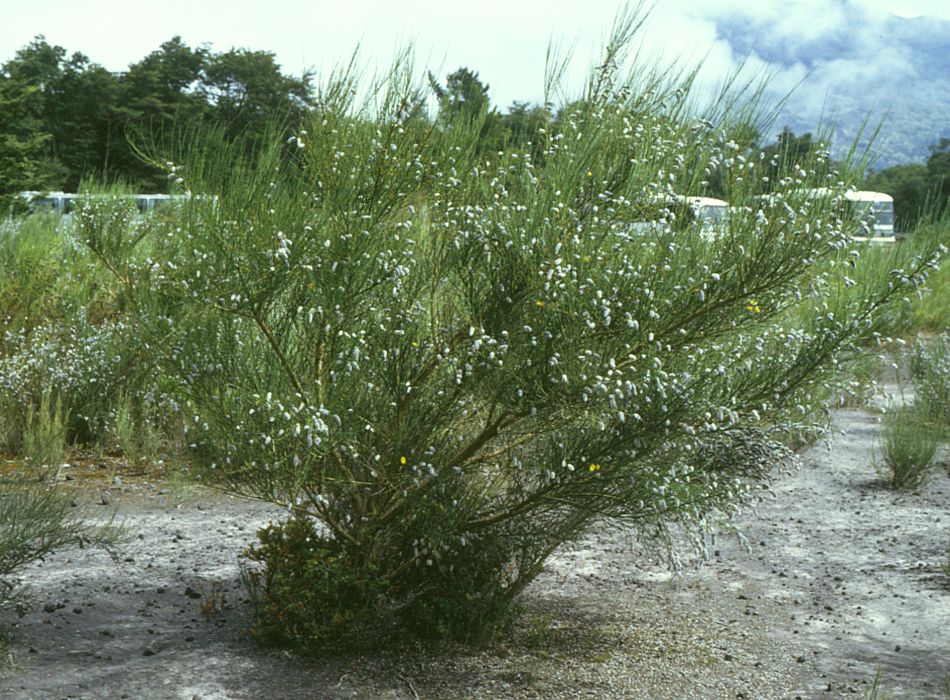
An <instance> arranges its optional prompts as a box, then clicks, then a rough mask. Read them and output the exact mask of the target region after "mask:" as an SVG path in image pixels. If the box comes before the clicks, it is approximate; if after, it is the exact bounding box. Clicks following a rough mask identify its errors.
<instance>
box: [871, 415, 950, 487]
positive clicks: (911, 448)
mask: <svg viewBox="0 0 950 700" xmlns="http://www.w3.org/2000/svg"><path fill="white" fill-rule="evenodd" d="M939 447H940V433H939V431H938V430H937V429H936V428H935V427H934V425H933V424H932V423H931V422H930V420H929V419H928V417H927V415H926V414H924V413H923V412H922V411H921V410H920V409H919V407H917V406H916V405H915V406H908V407H902V408H898V409H896V410H894V411H891V412H888V413H887V414H885V416H884V420H883V425H882V428H881V443H880V453H881V460H882V463H883V467H884V469H885V472H886V474H887V477H888V483H889V485H890V486H891V487H892V488H895V489H916V488H919V487H920V486H921V485H922V484H923V483H924V482H925V481H926V480H927V478H928V477H929V476H930V474H931V472H932V471H933V469H934V466H935V465H934V456H935V455H936V454H937V448H939Z"/></svg>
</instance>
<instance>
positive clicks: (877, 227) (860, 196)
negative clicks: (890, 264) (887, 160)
mask: <svg viewBox="0 0 950 700" xmlns="http://www.w3.org/2000/svg"><path fill="white" fill-rule="evenodd" d="M844 196H845V199H847V200H848V205H849V208H850V210H851V215H852V216H853V217H854V218H855V219H857V220H858V221H859V222H861V224H863V226H864V227H865V229H866V231H867V234H866V235H863V236H855V240H856V241H870V242H871V243H893V242H894V241H895V240H896V239H895V237H894V198H893V197H891V195H889V194H885V193H883V192H867V191H863V190H859V191H856V192H845V195H844Z"/></svg>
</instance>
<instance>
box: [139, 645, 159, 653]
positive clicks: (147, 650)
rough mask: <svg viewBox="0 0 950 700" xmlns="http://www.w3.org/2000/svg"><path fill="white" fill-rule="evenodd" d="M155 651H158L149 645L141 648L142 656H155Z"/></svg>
mask: <svg viewBox="0 0 950 700" xmlns="http://www.w3.org/2000/svg"><path fill="white" fill-rule="evenodd" d="M157 653H158V652H157V651H155V649H153V648H152V647H151V645H149V646H147V647H145V648H144V649H143V650H142V656H155V654H157Z"/></svg>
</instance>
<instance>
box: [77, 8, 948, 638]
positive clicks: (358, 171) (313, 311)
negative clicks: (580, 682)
mask: <svg viewBox="0 0 950 700" xmlns="http://www.w3.org/2000/svg"><path fill="white" fill-rule="evenodd" d="M625 26H626V25H625ZM627 28H628V27H627ZM618 35H619V36H620V37H621V38H622V37H624V36H626V35H627V34H626V28H625V27H621V29H620V30H619V32H618ZM610 55H611V60H609V61H605V62H604V63H603V64H602V65H601V67H600V68H599V69H598V70H597V71H596V72H595V75H594V76H593V78H592V79H591V81H590V88H589V91H588V94H586V95H585V96H584V98H583V99H582V100H579V101H577V102H575V103H573V104H572V106H571V107H569V108H566V109H564V110H562V112H561V113H560V114H559V116H558V127H557V130H556V133H555V134H552V135H551V136H550V138H546V140H545V141H544V144H543V149H542V152H541V153H540V154H535V153H534V152H533V151H532V150H529V149H526V148H525V149H518V148H512V149H509V150H505V151H503V152H501V153H498V152H486V151H484V150H482V149H481V148H480V144H481V143H482V139H483V127H484V120H483V117H484V114H485V112H484V110H482V109H479V112H478V114H479V118H477V119H455V120H453V121H452V122H451V123H448V124H437V125H435V126H433V125H431V124H430V123H429V122H428V120H426V119H424V118H423V117H422V116H421V115H419V114H418V113H417V112H415V111H413V110H411V109H408V107H409V106H411V105H413V104H416V99H417V98H418V95H419V87H418V86H416V85H414V84H413V82H412V80H411V79H409V77H408V75H407V74H406V73H405V72H400V70H396V71H395V72H394V73H393V74H392V75H390V76H388V77H387V78H385V79H383V80H380V81H378V82H377V83H376V84H374V85H373V86H371V89H370V90H368V91H360V90H358V89H357V82H358V81H357V79H356V77H355V76H353V75H343V76H336V77H334V78H331V79H330V80H329V81H328V83H327V84H326V85H325V86H324V87H323V88H322V89H321V92H320V95H319V99H318V100H317V105H318V107H317V109H316V110H315V112H314V114H313V117H312V119H311V120H310V122H309V123H308V124H307V125H306V128H305V129H301V130H300V131H299V132H297V133H296V134H295V135H294V136H293V137H292V138H291V139H289V140H288V139H287V138H286V136H285V133H284V131H283V124H275V125H272V126H271V131H270V132H269V133H268V136H267V138H265V139H264V140H263V141H262V142H261V143H262V144H263V145H262V146H261V147H259V148H248V143H247V142H244V143H235V142H234V141H233V140H231V139H229V137H228V135H227V133H225V132H224V131H223V130H221V129H217V130H214V129H211V130H205V131H198V132H196V133H195V134H194V135H193V136H192V137H191V138H189V139H187V140H183V141H181V142H180V143H179V144H178V145H177V148H175V149H174V150H172V151H170V152H161V151H160V149H159V152H156V153H155V154H154V157H153V162H154V164H155V165H158V166H162V167H165V168H166V170H167V172H168V175H169V176H171V177H172V178H173V179H175V180H181V183H180V184H181V187H182V188H186V189H187V190H188V191H190V192H192V193H195V194H200V195H201V196H200V197H193V198H192V199H190V200H189V201H187V202H186V203H185V205H184V206H183V207H182V208H181V209H180V211H177V212H174V213H173V214H172V215H171V216H170V217H169V218H168V219H167V220H165V221H164V222H161V223H160V224H159V225H156V226H155V227H153V228H151V229H149V230H148V231H147V232H145V233H144V235H143V236H142V237H141V238H138V237H137V234H135V233H134V232H131V231H130V232H129V233H128V234H127V235H122V234H117V235H116V236H107V235H101V234H100V233H97V231H96V230H92V229H90V228H87V227H86V225H85V223H84V222H85V220H80V224H81V228H80V236H81V238H82V239H83V240H86V241H88V242H89V245H90V247H91V249H92V250H93V251H94V252H95V254H96V255H97V256H98V257H99V258H100V260H101V261H102V263H103V264H104V265H105V266H106V267H108V268H109V269H111V270H113V271H114V273H115V275H116V277H117V279H119V280H121V281H122V284H123V285H124V286H125V290H126V291H125V295H126V298H127V299H128V300H129V304H130V306H131V307H132V308H134V309H135V314H134V319H135V322H136V323H137V332H136V335H137V337H139V338H140V339H141V340H142V341H143V343H144V344H146V345H147V347H148V348H149V352H150V362H151V363H153V364H155V365H157V366H159V367H161V369H162V371H163V372H165V373H166V374H167V375H168V376H171V377H175V378H176V380H177V383H176V385H175V387H174V389H173V390H172V391H173V399H174V401H176V402H177V403H178V404H179V405H181V406H182V407H183V412H184V413H185V414H186V415H187V416H188V426H189V433H188V437H187V440H188V442H189V444H191V445H192V446H193V451H192V454H193V458H194V460H195V462H196V464H197V466H198V468H199V469H201V470H202V471H203V473H204V475H205V476H206V477H207V478H209V479H212V480H214V481H216V482H217V483H219V484H221V485H222V486H224V487H225V488H227V489H229V490H231V491H233V492H236V493H243V494H250V495H253V496H256V497H260V498H264V499H267V500H270V501H272V502H274V503H279V504H282V505H284V506H286V507H288V508H289V509H290V510H291V511H292V512H293V514H294V517H293V519H292V521H290V522H289V523H288V524H286V525H284V526H276V529H271V530H268V531H265V533H264V534H263V535H262V547H263V549H261V550H258V551H254V550H252V552H251V553H250V554H251V557H252V558H253V559H254V560H255V561H256V562H257V563H259V564H261V565H263V567H264V568H263V571H261V572H258V574H257V577H258V578H257V579H256V582H257V584H258V586H259V591H260V594H259V599H260V600H262V601H264V603H265V604H266V606H267V608H266V614H263V615H262V616H260V617H259V619H261V620H264V622H263V623H259V625H260V624H263V627H260V626H259V629H260V630H262V631H261V632H260V634H261V636H262V638H265V639H277V638H280V639H284V640H290V641H294V642H297V643H301V644H304V645H307V644H310V643H312V644H313V645H315V646H317V647H322V646H325V645H326V642H327V640H329V639H330V638H332V636H334V635H336V636H341V637H346V636H347V634H349V635H350V637H351V638H359V637H360V636H361V635H362V634H363V633H364V631H365V630H366V628H367V625H368V624H369V623H368V622H367V620H370V619H372V620H378V621H379V624H381V625H382V626H383V627H384V628H387V629H396V630H398V629H402V630H408V631H411V632H413V633H414V634H416V635H419V636H423V637H441V636H448V637H453V638H460V639H466V640H476V641H477V640H481V639H486V638H490V637H491V635H492V634H493V633H495V632H496V631H497V630H499V629H504V628H505V626H506V625H507V624H508V621H509V618H510V614H511V613H512V611H513V610H514V609H516V607H517V601H518V598H519V596H520V594H521V592H522V591H523V590H524V588H525V586H527V585H528V584H529V583H530V582H531V581H532V580H533V579H534V578H535V577H536V576H537V575H538V574H539V573H540V571H541V570H542V567H543V565H544V562H545V560H546V559H547V557H548V556H550V554H551V553H552V552H553V551H554V550H555V549H556V548H557V547H558V546H560V545H561V544H563V543H564V542H566V541H570V540H574V539H576V538H578V537H581V536H583V535H585V534H588V533H595V532H597V531H599V529H601V528H604V527H618V526H626V527H630V528H632V529H633V530H635V531H636V532H637V533H640V534H641V535H642V536H643V537H644V538H648V539H652V541H654V542H657V541H658V542H665V541H667V540H668V537H669V530H670V528H675V527H679V526H682V527H684V528H687V529H688V530H690V531H692V532H695V531H696V530H697V529H698V528H701V527H702V526H703V524H704V523H705V522H706V519H707V518H708V517H710V516H711V515H712V514H716V513H725V514H730V513H732V512H734V511H735V509H736V508H738V507H739V506H741V505H742V504H743V503H745V502H747V501H748V500H749V499H751V498H752V496H753V494H754V491H755V488H756V487H757V485H758V484H760V483H761V482H762V481H765V480H767V479H768V475H769V471H770V469H771V468H772V467H773V466H774V465H775V464H776V463H778V462H781V461H783V460H785V459H787V458H788V451H787V449H786V448H785V447H784V445H783V443H782V438H783V435H784V434H785V433H784V432H783V431H788V430H795V429H798V428H801V429H805V428H808V427H809V426H810V425H811V424H812V423H813V420H811V416H814V415H819V414H820V409H821V401H822V397H823V396H825V395H826V394H827V392H828V387H829V386H833V385H834V382H835V377H836V376H837V363H838V362H839V361H840V360H844V359H846V358H847V357H848V354H849V353H852V352H854V351H855V350H856V349H857V348H858V347H859V346H861V345H863V344H864V343H867V342H869V341H870V340H872V339H873V338H874V337H875V333H876V332H877V331H878V329H879V328H880V324H881V321H882V318H885V317H886V314H887V312H888V310H889V309H891V308H892V307H893V306H894V305H895V304H897V303H899V302H900V298H901V297H902V296H903V295H904V294H905V293H906V292H907V290H913V289H915V288H916V286H918V285H920V284H921V283H922V281H923V279H924V278H925V276H926V272H927V271H928V270H929V269H930V268H931V267H932V266H933V265H934V264H935V261H936V259H937V257H939V252H940V249H939V241H937V240H931V241H930V243H929V244H927V243H926V241H925V240H923V239H921V241H920V242H919V247H918V248H916V249H914V250H913V251H911V250H910V249H908V250H907V251H906V252H905V253H902V254H901V255H906V257H899V258H894V259H892V260H890V261H889V263H890V265H889V266H885V265H883V264H881V265H867V266H866V269H865V272H863V273H862V275H861V276H860V277H855V278H852V277H851V275H853V274H854V272H853V271H854V269H855V268H854V265H852V264H850V262H849V261H852V259H853V256H852V255H851V254H850V249H849V246H850V237H851V236H852V235H854V234H855V232H856V230H857V229H856V224H855V223H854V222H853V221H852V220H851V219H850V218H847V217H842V216H840V215H839V212H840V210H841V207H840V206H839V205H840V202H841V199H842V197H843V192H844V190H845V188H846V187H848V185H849V184H851V182H852V178H853V175H852V174H851V173H850V169H849V167H848V166H847V164H845V165H840V164H837V163H834V162H832V161H831V160H830V158H829V154H828V151H827V148H826V147H825V146H824V144H822V143H821V141H820V138H816V141H815V143H814V146H813V147H812V148H811V149H810V150H809V154H808V157H807V159H806V160H805V161H801V162H796V163H795V164H794V165H792V164H790V163H785V162H783V161H782V159H781V158H779V157H778V156H776V157H774V158H768V157H766V155H765V154H760V153H759V152H758V151H757V150H755V148H754V136H755V134H756V133H757V131H756V129H755V128H753V125H752V124H750V123H749V122H748V119H749V118H750V115H754V114H756V113H757V109H756V108H755V105H754V103H753V104H751V105H749V107H748V108H740V107H738V106H737V104H738V101H737V99H736V98H735V97H734V96H733V97H730V96H728V95H723V96H721V97H720V98H719V99H718V100H717V101H716V102H715V103H714V104H712V105H710V106H708V108H706V109H700V107H699V106H697V105H696V104H695V101H693V100H691V99H690V87H691V80H692V78H691V77H690V76H689V75H687V76H685V77H681V75H680V74H677V73H667V74H663V73H662V72H652V73H651V72H650V71H644V70H642V69H640V70H635V71H631V72H630V73H629V74H624V73H623V72H622V70H621V68H620V66H622V65H623V42H622V41H619V40H618V41H616V42H614V43H612V44H611V52H610ZM475 87H477V86H475ZM355 94H369V95H371V98H370V100H371V101H369V102H367V103H356V102H354V97H353V96H354V95H355ZM724 115H725V116H724ZM714 118H715V120H716V121H714ZM737 139H739V140H737ZM743 139H745V140H743ZM713 177H716V178H719V180H720V181H721V182H723V183H725V185H726V188H727V191H729V192H730V193H731V197H732V201H733V203H734V204H736V205H737V206H736V210H735V214H734V216H732V217H730V220H729V222H728V227H727V228H726V229H725V230H723V231H722V233H721V234H720V235H719V236H718V237H716V238H715V240H712V241H711V240H709V237H708V236H705V235H704V234H703V231H702V229H701V227H700V225H699V224H698V223H696V222H692V221H688V220H687V221H685V222H684V221H680V220H678V219H679V217H678V212H677V207H676V203H677V202H678V201H680V200H679V199H678V198H677V196H676V195H680V194H685V193H688V194H692V193H695V192H699V191H702V188H703V187H704V186H705V185H704V183H706V182H708V181H709V179H711V178H713ZM763 178H769V183H768V184H769V187H770V188H771V189H772V190H773V196H772V197H771V198H770V199H768V200H758V199H754V198H753V195H755V194H757V193H758V191H759V189H760V188H761V186H762V179H763ZM773 178H774V182H773V180H772V179H773ZM819 186H821V187H825V188H827V192H828V195H827V196H823V197H815V196H811V195H809V194H808V190H809V189H811V188H817V187H819ZM646 213H650V214H651V215H654V214H655V215H656V217H655V218H653V219H651V220H652V221H654V222H655V223H656V225H655V226H653V227H651V228H649V230H647V231H644V230H643V229H642V227H638V226H636V225H635V224H637V223H638V222H642V221H643V220H644V215H645V214H646ZM288 532H289V534H288ZM307 538H310V540H309V541H308V539H307ZM324 609H326V611H328V612H327V614H326V615H324V613H322V612H319V611H321V610H324ZM327 615H328V616H327ZM314 616H316V617H314ZM370 636H372V635H370ZM383 636H385V635H383ZM308 640H309V641H308Z"/></svg>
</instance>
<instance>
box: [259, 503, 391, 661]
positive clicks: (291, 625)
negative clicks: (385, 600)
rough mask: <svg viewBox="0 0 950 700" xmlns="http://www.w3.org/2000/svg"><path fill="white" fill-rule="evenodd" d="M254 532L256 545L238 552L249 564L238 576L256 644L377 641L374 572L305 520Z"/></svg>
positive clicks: (326, 647)
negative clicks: (244, 587)
mask: <svg viewBox="0 0 950 700" xmlns="http://www.w3.org/2000/svg"><path fill="white" fill-rule="evenodd" d="M258 537H259V539H260V544H259V545H256V546H252V547H250V548H249V549H248V550H247V551H246V552H245V556H246V557H247V559H248V560H249V561H250V562H252V564H251V565H250V566H247V567H246V568H245V569H244V570H243V573H244V580H245V584H246V585H247V588H248V590H249V592H250V593H251V600H252V603H253V604H254V607H255V623H254V628H253V633H254V636H255V638H256V639H257V640H258V641H259V642H261V643H262V644H266V645H274V644H283V645H285V644H288V643H290V644H295V645H298V646H303V647H305V648H309V649H313V650H321V651H337V652H339V651H342V650H345V649H347V648H353V647H358V646H365V645H368V644H372V643H373V642H374V641H377V640H378V636H379V634H380V627H381V625H380V620H379V619H378V617H377V615H378V613H379V608H380V605H379V598H380V597H381V596H382V593H383V586H382V584H381V582H378V579H377V578H376V572H375V571H373V570H372V569H367V568H365V563H361V562H358V561H352V560H351V559H350V558H349V557H347V553H346V551H345V550H344V548H343V547H341V546H340V544H339V543H337V542H334V541H332V540H329V539H327V538H326V537H325V536H322V535H320V534H318V532H317V531H316V529H315V528H314V526H313V523H312V521H310V520H309V519H307V518H297V517H292V518H290V519H289V520H288V521H287V522H285V523H283V524H281V525H271V526H269V527H266V528H264V529H262V530H261V531H260V532H259V533H258ZM257 564H259V565H262V567H263V568H257V567H256V566H255V565H257Z"/></svg>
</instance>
